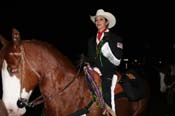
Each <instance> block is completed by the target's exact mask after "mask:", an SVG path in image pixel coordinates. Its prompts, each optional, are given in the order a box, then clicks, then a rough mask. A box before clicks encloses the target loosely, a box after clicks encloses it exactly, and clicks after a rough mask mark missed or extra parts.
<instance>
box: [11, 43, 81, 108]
mask: <svg viewBox="0 0 175 116" xmlns="http://www.w3.org/2000/svg"><path fill="white" fill-rule="evenodd" d="M19 48H20V52H11V53H10V55H16V56H20V57H21V59H20V61H19V64H20V63H21V70H20V69H16V70H17V71H20V72H19V74H20V84H21V85H22V84H23V79H24V75H25V69H24V68H25V64H28V66H29V68H30V69H31V70H32V72H33V73H34V74H35V75H36V76H37V78H38V79H39V83H41V81H42V78H41V76H40V74H39V73H38V72H37V71H36V70H35V69H34V68H33V67H32V65H31V63H30V62H29V60H28V59H27V57H26V56H25V51H24V48H23V46H22V45H21V46H20V47H19ZM82 64H83V61H81V62H80V66H79V69H78V71H77V73H76V75H75V76H74V78H73V79H72V80H71V81H70V82H68V83H67V84H66V85H65V86H64V88H63V89H61V90H59V91H58V92H56V94H54V95H50V96H48V97H46V96H43V95H40V96H38V97H37V98H35V99H34V100H32V101H31V102H30V103H29V102H28V100H27V99H26V98H22V96H21V94H22V86H21V88H20V98H19V99H18V101H17V106H18V107H19V108H23V107H26V106H27V107H35V106H36V105H39V104H42V103H44V102H45V101H46V100H51V99H53V98H55V97H56V96H57V95H61V94H62V93H63V91H64V90H65V89H67V88H68V87H69V86H70V85H71V84H72V83H73V82H74V80H75V79H76V77H77V76H78V75H79V73H80V69H81V67H82ZM18 66H19V65H18Z"/></svg>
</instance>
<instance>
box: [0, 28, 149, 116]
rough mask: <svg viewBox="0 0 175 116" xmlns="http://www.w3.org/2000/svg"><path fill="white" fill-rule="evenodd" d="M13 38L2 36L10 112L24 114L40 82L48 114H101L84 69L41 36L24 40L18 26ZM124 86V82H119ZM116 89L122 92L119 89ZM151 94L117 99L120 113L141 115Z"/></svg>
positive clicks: (1, 63) (5, 95)
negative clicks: (137, 97)
mask: <svg viewBox="0 0 175 116" xmlns="http://www.w3.org/2000/svg"><path fill="white" fill-rule="evenodd" d="M12 38H13V41H10V42H9V41H7V40H6V39H4V38H3V37H0V40H1V43H2V44H3V47H2V49H1V52H0V66H1V73H2V85H3V96H2V100H3V101H4V103H5V106H6V108H7V111H8V114H9V115H10V116H19V115H23V114H24V113H25V112H26V109H25V106H35V103H36V102H32V104H31V103H28V100H29V98H30V95H31V93H32V91H33V90H34V88H35V87H36V86H37V85H38V86H39V89H40V92H41V96H42V98H43V102H44V114H45V115H46V116H67V115H70V116H71V115H74V116H75V114H76V115H82V114H86V115H87V116H101V115H102V112H101V108H99V107H97V106H96V103H95V102H93V98H92V93H91V91H90V90H89V87H88V84H87V81H86V79H85V77H84V73H80V72H79V70H77V69H76V67H75V66H74V65H73V64H72V63H71V62H70V61H69V60H68V58H67V57H65V56H64V55H63V54H62V53H61V52H59V51H58V50H57V49H55V48H54V47H53V46H52V45H50V44H48V43H46V42H41V41H37V40H21V39H20V34H19V32H18V31H17V30H16V29H13V33H12ZM117 86H119V87H116V88H120V85H117ZM116 91H117V92H118V93H119V91H118V89H116ZM146 104H147V97H145V98H144V99H141V100H139V101H135V102H134V101H133V102H130V101H128V99H127V98H119V99H116V111H117V116H139V115H140V114H141V113H142V112H143V110H144V109H145V107H146Z"/></svg>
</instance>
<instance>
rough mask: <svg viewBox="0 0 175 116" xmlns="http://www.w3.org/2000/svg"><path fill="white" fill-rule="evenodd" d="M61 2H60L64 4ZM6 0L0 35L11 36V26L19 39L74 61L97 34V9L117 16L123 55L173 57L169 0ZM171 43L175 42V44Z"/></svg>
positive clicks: (1, 17)
mask: <svg viewBox="0 0 175 116" xmlns="http://www.w3.org/2000/svg"><path fill="white" fill-rule="evenodd" d="M63 2H64V3H63ZM63 2H62V3H61V2H59V1H57V2H56V1H55V2H51V1H42V2H41V1H40V2H39V1H38V2H36V1H35V2H34V1H23V2H22V1H20V2H15V1H13V2H12V1H11V2H10V3H8V2H7V3H2V4H1V6H2V7H1V9H2V10H1V11H0V34H1V35H3V36H4V37H6V38H7V39H9V40H10V39H11V28H12V27H15V28H17V29H18V30H19V31H20V32H21V36H22V39H31V38H35V39H39V40H43V41H47V42H49V43H51V44H53V45H54V46H55V47H57V48H58V49H59V50H60V51H62V52H63V54H65V55H67V56H69V57H70V59H74V58H75V59H76V58H77V56H78V55H79V54H81V53H86V48H87V46H86V45H87V40H88V38H89V37H90V36H92V35H93V34H95V33H96V28H95V25H94V24H93V23H92V22H91V21H90V18H89V17H90V15H95V13H96V10H97V9H99V8H102V9H104V10H106V11H109V12H112V13H113V14H114V15H115V16H116V19H117V24H116V26H115V27H114V28H112V29H111V31H114V32H116V33H118V34H119V35H121V36H122V37H123V38H124V55H125V57H143V56H149V57H159V58H160V57H161V58H163V59H165V60H168V61H173V60H172V59H173V58H174V57H173V53H174V47H173V45H174V44H175V39H174V34H173V30H174V29H173V28H174V26H173V25H174V22H173V20H174V16H173V14H174V11H173V10H174V8H173V4H172V3H170V2H160V1H159V2H149V1H146V2H143V1H142V2H138V1H137V2H133V1H132V2H128V1H123V2H118V1H113V0H108V1H107V0H101V1H82V2H75V1H72V2H70V1H63ZM174 46H175V45H174Z"/></svg>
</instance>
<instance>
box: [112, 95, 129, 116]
mask: <svg viewBox="0 0 175 116" xmlns="http://www.w3.org/2000/svg"><path fill="white" fill-rule="evenodd" d="M115 104H116V114H117V116H131V103H130V102H129V101H128V98H125V97H123V98H117V99H116V100H115Z"/></svg>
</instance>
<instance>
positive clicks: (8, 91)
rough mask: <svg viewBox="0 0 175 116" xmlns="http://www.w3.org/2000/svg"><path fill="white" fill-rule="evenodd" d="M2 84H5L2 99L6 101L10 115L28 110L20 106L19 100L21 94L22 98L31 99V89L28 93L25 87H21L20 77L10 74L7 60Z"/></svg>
mask: <svg viewBox="0 0 175 116" xmlns="http://www.w3.org/2000/svg"><path fill="white" fill-rule="evenodd" d="M1 74H2V86H3V88H2V89H3V95H2V100H3V102H4V103H5V106H6V108H7V110H8V113H9V115H10V114H12V115H13V116H17V115H18V116H19V115H23V114H24V113H25V112H26V109H25V108H18V106H17V100H18V99H19V98H20V94H21V97H22V98H26V99H29V97H30V95H31V93H32V92H31V91H30V92H29V93H28V92H26V91H25V89H23V90H22V92H21V93H20V89H21V83H20V80H19V78H17V77H16V76H15V75H13V76H10V74H9V72H8V70H7V62H6V61H5V60H4V62H3V65H2V70H1Z"/></svg>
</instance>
